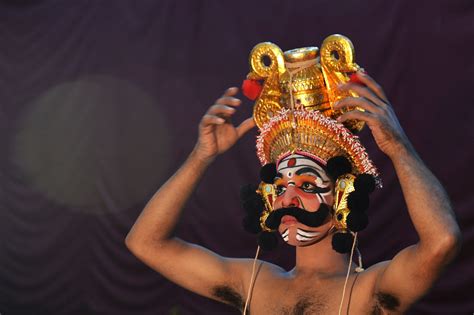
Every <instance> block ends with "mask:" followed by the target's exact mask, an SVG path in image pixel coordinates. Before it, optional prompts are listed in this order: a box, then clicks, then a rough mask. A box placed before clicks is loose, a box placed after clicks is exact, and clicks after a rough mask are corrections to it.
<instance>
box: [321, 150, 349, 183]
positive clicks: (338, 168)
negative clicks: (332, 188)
mask: <svg viewBox="0 0 474 315" xmlns="http://www.w3.org/2000/svg"><path fill="white" fill-rule="evenodd" d="M326 168H327V172H328V174H329V176H331V177H332V179H334V180H336V179H337V178H338V177H339V176H341V175H344V174H347V173H350V172H352V165H351V162H349V160H348V159H347V158H346V157H345V156H342V155H340V156H335V157H332V158H330V159H329V160H328V163H327V165H326Z"/></svg>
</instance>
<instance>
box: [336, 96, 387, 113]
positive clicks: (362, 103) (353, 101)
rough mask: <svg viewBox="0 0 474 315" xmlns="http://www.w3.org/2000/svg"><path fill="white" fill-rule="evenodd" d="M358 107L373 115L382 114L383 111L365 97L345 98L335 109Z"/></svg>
mask: <svg viewBox="0 0 474 315" xmlns="http://www.w3.org/2000/svg"><path fill="white" fill-rule="evenodd" d="M353 106H357V107H360V108H363V109H365V110H366V111H369V112H371V113H382V109H381V108H380V107H378V106H377V105H375V104H374V103H372V102H371V101H369V100H368V99H366V98H364V97H345V98H343V99H341V100H339V101H338V102H337V103H336V104H334V109H342V108H344V107H353Z"/></svg>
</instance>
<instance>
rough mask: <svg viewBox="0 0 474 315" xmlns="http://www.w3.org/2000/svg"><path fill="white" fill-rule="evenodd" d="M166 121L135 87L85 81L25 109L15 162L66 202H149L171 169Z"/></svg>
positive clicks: (100, 79)
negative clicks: (146, 199) (165, 174)
mask: <svg viewBox="0 0 474 315" xmlns="http://www.w3.org/2000/svg"><path fill="white" fill-rule="evenodd" d="M166 121H167V120H166V117H164V116H163V113H161V112H160V110H159V107H158V106H157V101H156V100H154V99H153V98H151V97H150V96H149V95H147V93H146V92H145V91H143V90H142V89H140V88H139V87H137V86H136V85H134V84H133V83H132V82H129V81H125V80H121V79H118V78H114V77H110V76H103V75H101V76H88V77H82V78H81V79H78V80H75V81H72V82H66V83H63V84H60V85H57V86H54V87H52V88H50V89H49V90H47V91H46V92H45V93H44V94H42V95H40V96H39V97H38V98H37V99H36V100H34V101H33V102H32V103H31V104H30V105H29V106H28V107H27V110H26V111H25V112H24V114H23V115H22V119H21V121H20V122H19V124H18V125H19V130H18V132H17V135H16V139H15V144H14V146H15V147H14V150H13V152H14V156H13V157H12V158H11V160H12V161H14V163H17V164H18V166H19V167H20V168H21V169H22V170H23V172H24V174H25V175H26V177H27V180H28V181H29V182H30V183H31V184H32V185H33V186H34V187H35V188H36V189H38V191H40V192H41V193H43V194H44V195H46V196H47V197H48V198H50V199H52V200H54V201H56V202H58V203H60V204H67V205H69V206H73V207H76V208H79V209H88V210H90V211H97V209H101V207H103V206H104V205H106V206H107V207H108V208H111V209H115V210H119V209H125V208H127V207H130V206H132V205H134V204H136V203H138V202H141V201H143V200H144V199H145V198H146V197H147V196H148V195H149V193H150V192H151V191H152V190H153V189H155V188H156V186H157V182H158V181H159V180H160V178H161V175H162V174H163V172H164V171H166V169H167V167H168V165H169V149H168V148H169V145H168V144H169V140H168V137H169V134H168V132H169V128H167V126H166Z"/></svg>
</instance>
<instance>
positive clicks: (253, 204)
mask: <svg viewBox="0 0 474 315" xmlns="http://www.w3.org/2000/svg"><path fill="white" fill-rule="evenodd" d="M264 207H265V205H264V204H263V200H262V197H261V196H260V195H258V194H255V196H254V197H252V198H249V199H247V200H244V201H243V202H242V208H244V209H245V212H247V214H249V215H260V214H261V213H262V212H263V208H264Z"/></svg>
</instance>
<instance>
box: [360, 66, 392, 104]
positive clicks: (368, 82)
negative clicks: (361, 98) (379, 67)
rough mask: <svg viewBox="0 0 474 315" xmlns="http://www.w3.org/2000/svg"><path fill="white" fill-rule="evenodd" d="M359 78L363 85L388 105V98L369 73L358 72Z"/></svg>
mask: <svg viewBox="0 0 474 315" xmlns="http://www.w3.org/2000/svg"><path fill="white" fill-rule="evenodd" d="M356 75H357V77H358V78H359V79H360V81H361V82H362V83H364V84H365V86H367V87H368V88H369V89H370V90H371V91H372V92H374V93H375V95H377V96H378V97H380V99H382V100H383V101H384V102H386V103H388V99H387V96H386V95H385V93H384V91H383V89H382V87H381V86H380V85H379V84H378V83H377V82H375V80H374V79H372V78H371V77H370V76H369V75H368V74H367V73H365V72H362V71H357V72H356Z"/></svg>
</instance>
